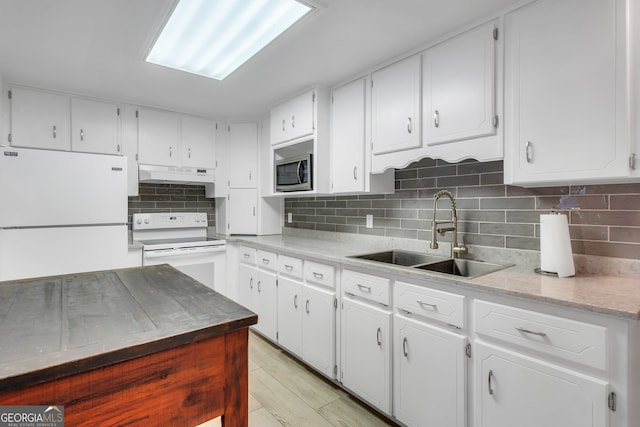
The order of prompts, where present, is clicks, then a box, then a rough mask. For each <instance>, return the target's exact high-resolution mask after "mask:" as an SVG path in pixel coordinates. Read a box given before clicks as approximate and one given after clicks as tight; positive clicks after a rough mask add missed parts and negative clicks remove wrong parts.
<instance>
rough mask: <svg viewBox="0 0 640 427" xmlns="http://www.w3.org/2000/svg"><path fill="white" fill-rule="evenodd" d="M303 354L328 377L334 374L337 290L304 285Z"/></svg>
mask: <svg viewBox="0 0 640 427" xmlns="http://www.w3.org/2000/svg"><path fill="white" fill-rule="evenodd" d="M302 293H303V300H304V306H303V307H302V308H303V309H304V313H303V316H302V330H303V331H304V335H303V338H302V358H303V360H304V361H305V362H306V363H308V364H309V365H311V366H313V367H314V368H316V369H317V370H319V371H320V372H322V373H323V374H325V375H326V376H328V377H331V378H335V373H334V370H333V368H334V366H335V351H336V333H335V326H336V314H335V313H336V308H335V305H334V304H335V295H336V294H335V292H333V291H329V290H324V289H320V288H316V287H314V286H309V285H307V284H305V285H304V287H303V290H302Z"/></svg>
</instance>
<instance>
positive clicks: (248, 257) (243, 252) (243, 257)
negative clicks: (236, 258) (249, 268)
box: [240, 246, 256, 265]
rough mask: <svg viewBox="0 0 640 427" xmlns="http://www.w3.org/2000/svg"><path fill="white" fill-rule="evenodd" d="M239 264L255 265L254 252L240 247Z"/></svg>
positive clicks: (251, 249) (245, 247) (248, 248)
mask: <svg viewBox="0 0 640 427" xmlns="http://www.w3.org/2000/svg"><path fill="white" fill-rule="evenodd" d="M240 262H243V263H245V264H251V265H256V250H255V248H250V247H248V246H240Z"/></svg>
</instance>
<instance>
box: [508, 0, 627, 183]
mask: <svg viewBox="0 0 640 427" xmlns="http://www.w3.org/2000/svg"><path fill="white" fill-rule="evenodd" d="M625 7H626V5H625V1H624V0H612V1H602V0H540V1H537V2H534V3H531V4H528V5H526V6H524V7H522V8H520V9H517V10H516V11H514V12H513V13H510V14H508V15H507V16H506V17H505V99H506V101H505V102H506V104H505V126H506V127H507V129H506V130H505V135H506V136H505V182H506V183H509V184H519V185H531V186H533V185H556V184H566V183H573V182H576V183H586V182H615V181H618V182H621V181H623V180H624V178H628V177H629V176H630V175H632V173H633V172H632V171H631V169H630V163H631V162H630V155H631V152H630V150H629V135H628V131H627V124H626V116H627V109H626V104H627V97H628V96H629V95H628V87H627V82H626V80H627V76H626V74H625V72H626V71H625V69H626V66H627V64H626V49H627V46H626V39H625V37H626V33H627V28H626V17H625ZM636 75H637V71H636Z"/></svg>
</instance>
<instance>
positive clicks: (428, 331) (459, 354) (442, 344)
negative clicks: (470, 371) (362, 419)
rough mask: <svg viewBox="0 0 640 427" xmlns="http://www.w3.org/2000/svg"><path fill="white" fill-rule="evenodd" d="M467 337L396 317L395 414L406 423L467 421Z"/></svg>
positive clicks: (456, 425)
mask: <svg viewBox="0 0 640 427" xmlns="http://www.w3.org/2000/svg"><path fill="white" fill-rule="evenodd" d="M466 342H467V340H466V338H465V337H463V336H461V335H458V334H454V333H452V332H449V331H446V330H444V329H442V328H436V327H433V326H430V325H426V324H424V323H421V322H417V321H415V320H412V319H408V318H406V317H402V316H395V317H394V344H395V345H394V366H395V368H394V372H393V380H394V393H393V396H394V399H393V402H394V414H395V416H396V418H398V419H399V420H400V421H402V422H403V423H404V424H406V425H407V426H409V427H422V426H448V427H464V426H465V425H466V383H467V378H466V363H467V362H466V356H465V346H466Z"/></svg>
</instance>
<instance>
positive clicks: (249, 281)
mask: <svg viewBox="0 0 640 427" xmlns="http://www.w3.org/2000/svg"><path fill="white" fill-rule="evenodd" d="M257 273H258V270H257V269H256V268H255V267H252V266H250V265H246V264H242V263H240V265H239V266H238V289H237V295H238V303H240V304H241V305H243V306H245V307H246V308H248V309H249V310H251V311H254V312H255V311H256V308H255V302H254V297H253V294H254V288H255V286H256V283H257Z"/></svg>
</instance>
